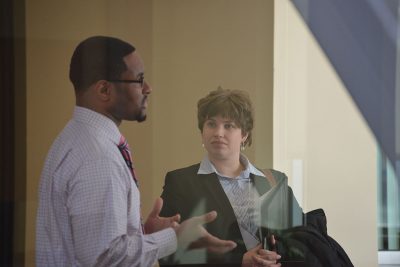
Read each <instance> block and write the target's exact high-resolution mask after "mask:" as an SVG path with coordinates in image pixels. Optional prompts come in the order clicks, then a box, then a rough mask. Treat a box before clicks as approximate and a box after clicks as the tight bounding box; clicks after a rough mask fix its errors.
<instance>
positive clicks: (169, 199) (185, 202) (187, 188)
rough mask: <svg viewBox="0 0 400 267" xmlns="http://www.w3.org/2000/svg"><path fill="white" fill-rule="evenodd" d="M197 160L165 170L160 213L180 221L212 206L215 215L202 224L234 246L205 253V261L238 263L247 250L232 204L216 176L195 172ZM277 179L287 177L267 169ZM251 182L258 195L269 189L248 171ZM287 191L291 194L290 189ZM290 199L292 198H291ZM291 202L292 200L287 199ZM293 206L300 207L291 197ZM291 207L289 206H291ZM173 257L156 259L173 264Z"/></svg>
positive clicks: (163, 263) (258, 177)
mask: <svg viewBox="0 0 400 267" xmlns="http://www.w3.org/2000/svg"><path fill="white" fill-rule="evenodd" d="M199 166H200V164H195V165H192V166H189V167H186V168H182V169H178V170H174V171H171V172H168V173H167V175H166V177H165V184H164V188H163V192H162V194H161V197H162V198H163V200H164V205H163V208H162V210H161V213H160V216H163V217H169V216H173V215H175V214H177V213H179V214H180V215H181V221H184V220H186V219H188V218H190V217H193V216H198V215H201V214H204V213H207V212H210V211H213V210H215V211H216V212H217V214H218V216H217V218H216V219H215V220H214V221H213V222H211V223H208V224H205V225H204V227H205V228H206V229H207V231H208V232H209V233H210V234H212V235H214V236H216V237H218V238H220V239H225V240H232V241H234V242H236V243H237V247H236V248H235V249H233V250H232V251H230V252H228V253H226V254H223V255H214V254H211V253H209V254H207V263H225V264H226V263H232V264H240V263H241V262H242V257H243V254H244V253H246V252H247V250H246V246H245V244H244V242H243V238H242V235H241V233H240V229H239V225H238V222H237V220H236V217H235V213H234V211H233V208H232V206H231V204H230V202H229V199H228V197H227V196H226V194H225V192H224V189H223V188H222V186H221V184H220V182H219V180H218V177H217V175H216V174H215V173H212V174H197V172H198V170H199ZM271 171H272V173H273V175H274V177H275V179H276V180H277V182H279V181H280V180H282V179H287V177H286V175H285V174H284V173H281V172H278V171H275V170H271ZM250 178H251V179H252V180H254V183H253V185H254V186H255V187H256V189H257V191H258V193H259V194H260V195H262V194H264V193H265V192H267V191H268V190H270V189H271V185H270V183H269V182H268V180H267V178H265V177H262V176H256V175H253V174H251V176H250ZM290 194H291V196H292V198H293V195H292V193H291V190H290ZM293 199H294V198H293ZM289 202H290V203H291V204H290V206H293V204H292V201H289ZM294 205H296V207H295V208H296V209H300V207H299V206H298V204H297V201H294ZM291 208H292V207H291ZM172 258H173V257H167V258H164V259H162V260H161V261H160V264H161V265H168V264H173V263H174V262H173V261H172Z"/></svg>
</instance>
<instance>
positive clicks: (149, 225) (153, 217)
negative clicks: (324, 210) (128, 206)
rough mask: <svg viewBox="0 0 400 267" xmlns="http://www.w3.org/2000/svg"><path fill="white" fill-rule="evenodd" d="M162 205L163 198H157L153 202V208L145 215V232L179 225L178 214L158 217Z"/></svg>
mask: <svg viewBox="0 0 400 267" xmlns="http://www.w3.org/2000/svg"><path fill="white" fill-rule="evenodd" d="M162 206H163V199H162V198H161V197H159V198H157V199H156V201H155V202H154V206H153V210H152V211H151V212H150V214H149V217H147V220H146V223H145V224H144V231H145V233H146V234H151V233H154V232H157V231H161V230H163V229H165V228H168V227H172V228H174V229H175V228H176V227H178V225H179V221H180V220H181V216H180V215H179V214H177V215H175V216H172V217H160V216H159V215H160V211H161V209H162Z"/></svg>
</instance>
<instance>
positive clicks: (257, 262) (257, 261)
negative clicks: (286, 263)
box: [252, 255, 281, 267]
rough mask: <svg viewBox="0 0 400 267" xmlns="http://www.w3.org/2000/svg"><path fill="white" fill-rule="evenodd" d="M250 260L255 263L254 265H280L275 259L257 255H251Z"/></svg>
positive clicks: (272, 266)
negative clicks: (266, 258)
mask: <svg viewBox="0 0 400 267" xmlns="http://www.w3.org/2000/svg"><path fill="white" fill-rule="evenodd" d="M252 260H253V262H254V263H255V265H258V266H269V267H276V266H281V264H280V263H277V262H276V260H265V259H262V258H260V257H259V256H258V255H252Z"/></svg>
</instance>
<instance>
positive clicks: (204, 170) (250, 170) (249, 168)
mask: <svg viewBox="0 0 400 267" xmlns="http://www.w3.org/2000/svg"><path fill="white" fill-rule="evenodd" d="M239 160H240V162H241V163H242V164H243V165H244V166H245V169H244V170H243V171H242V172H241V173H240V175H239V177H238V178H249V177H250V174H254V175H257V176H263V177H265V175H264V173H262V172H261V171H259V170H258V169H257V168H256V167H254V166H253V164H251V162H250V161H249V160H248V158H247V157H246V156H245V155H243V154H240V158H239ZM211 173H216V174H217V175H218V176H221V177H223V176H222V175H221V174H219V173H218V171H217V170H216V169H215V167H214V165H213V164H212V163H211V161H210V159H209V158H208V155H205V156H204V158H203V160H202V161H201V162H200V167H199V170H198V171H197V174H211Z"/></svg>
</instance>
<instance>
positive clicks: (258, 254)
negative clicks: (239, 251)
mask: <svg viewBox="0 0 400 267" xmlns="http://www.w3.org/2000/svg"><path fill="white" fill-rule="evenodd" d="M280 258H281V256H280V255H278V253H276V252H275V251H269V250H265V249H262V248H261V244H260V245H258V246H256V247H255V248H253V249H251V250H249V251H247V252H246V253H245V254H244V255H243V260H242V267H261V266H264V267H279V266H281V264H280V263H277V260H279V259H280Z"/></svg>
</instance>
